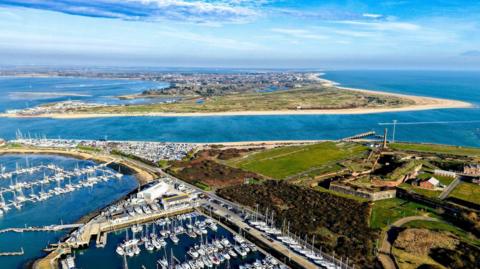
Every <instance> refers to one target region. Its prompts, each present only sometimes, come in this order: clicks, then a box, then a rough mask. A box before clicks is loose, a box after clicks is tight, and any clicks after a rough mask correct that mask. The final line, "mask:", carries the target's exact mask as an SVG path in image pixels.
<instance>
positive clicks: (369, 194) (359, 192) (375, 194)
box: [329, 183, 397, 201]
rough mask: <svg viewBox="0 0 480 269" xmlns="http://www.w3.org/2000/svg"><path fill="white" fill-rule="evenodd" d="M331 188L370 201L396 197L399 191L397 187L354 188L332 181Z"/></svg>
mask: <svg viewBox="0 0 480 269" xmlns="http://www.w3.org/2000/svg"><path fill="white" fill-rule="evenodd" d="M329 189H330V190H332V191H336V192H340V193H345V194H350V195H354V196H357V197H361V198H365V199H367V200H370V201H378V200H385V199H391V198H395V197H396V194H397V191H396V190H395V189H390V190H384V191H380V190H366V189H356V188H352V187H351V186H346V185H343V184H338V183H332V184H330V188H329Z"/></svg>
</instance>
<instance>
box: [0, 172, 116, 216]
mask: <svg viewBox="0 0 480 269" xmlns="http://www.w3.org/2000/svg"><path fill="white" fill-rule="evenodd" d="M27 163H28V162H27ZM107 165H108V164H100V165H95V166H86V167H83V168H79V167H78V166H77V167H75V168H74V169H73V170H65V169H63V168H61V167H58V166H56V165H55V164H48V165H39V166H32V167H26V168H18V164H17V165H16V167H17V169H15V170H13V171H7V172H4V173H1V174H0V178H2V179H4V180H6V181H9V183H10V184H9V185H8V186H5V187H2V188H1V189H0V215H3V214H5V213H7V212H8V211H10V209H12V208H15V209H18V210H20V209H21V208H22V206H24V204H25V203H27V202H30V203H36V202H40V201H44V200H47V199H50V198H51V197H53V196H58V195H63V194H66V193H69V192H73V191H75V190H78V189H81V188H86V187H93V186H94V185H95V184H98V183H99V182H101V181H109V180H112V179H121V178H122V177H123V175H122V174H121V173H119V172H115V171H112V170H111V169H106V166H107ZM42 173H43V176H41V174H42ZM25 174H27V175H28V181H27V180H26V179H25V177H24V175H25Z"/></svg>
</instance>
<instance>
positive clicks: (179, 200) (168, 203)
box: [162, 194, 192, 210]
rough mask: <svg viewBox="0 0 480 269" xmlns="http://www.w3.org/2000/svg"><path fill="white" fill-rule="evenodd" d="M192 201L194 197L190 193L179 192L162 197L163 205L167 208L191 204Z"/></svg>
mask: <svg viewBox="0 0 480 269" xmlns="http://www.w3.org/2000/svg"><path fill="white" fill-rule="evenodd" d="M191 202H192V197H191V196H190V195H188V194H178V195H174V196H170V197H164V198H162V205H163V207H164V208H165V209H166V210H167V209H171V208H175V207H184V206H189V205H190V204H191Z"/></svg>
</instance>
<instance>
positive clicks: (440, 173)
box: [433, 169, 457, 178]
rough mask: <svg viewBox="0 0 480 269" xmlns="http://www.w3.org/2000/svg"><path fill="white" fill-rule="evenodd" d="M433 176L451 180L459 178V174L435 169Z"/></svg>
mask: <svg viewBox="0 0 480 269" xmlns="http://www.w3.org/2000/svg"><path fill="white" fill-rule="evenodd" d="M433 174H435V175H438V176H444V177H451V178H455V177H457V173H455V172H451V171H445V170H441V169H435V170H434V171H433Z"/></svg>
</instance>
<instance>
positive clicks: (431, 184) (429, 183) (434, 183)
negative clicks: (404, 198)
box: [419, 177, 441, 190]
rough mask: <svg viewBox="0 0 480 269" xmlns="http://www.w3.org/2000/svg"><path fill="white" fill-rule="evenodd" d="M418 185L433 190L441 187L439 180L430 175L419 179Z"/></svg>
mask: <svg viewBox="0 0 480 269" xmlns="http://www.w3.org/2000/svg"><path fill="white" fill-rule="evenodd" d="M419 186H420V188H424V189H429V190H433V189H435V188H439V187H441V184H440V181H438V179H436V178H434V177H431V178H430V179H428V180H425V181H420V183H419Z"/></svg>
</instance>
